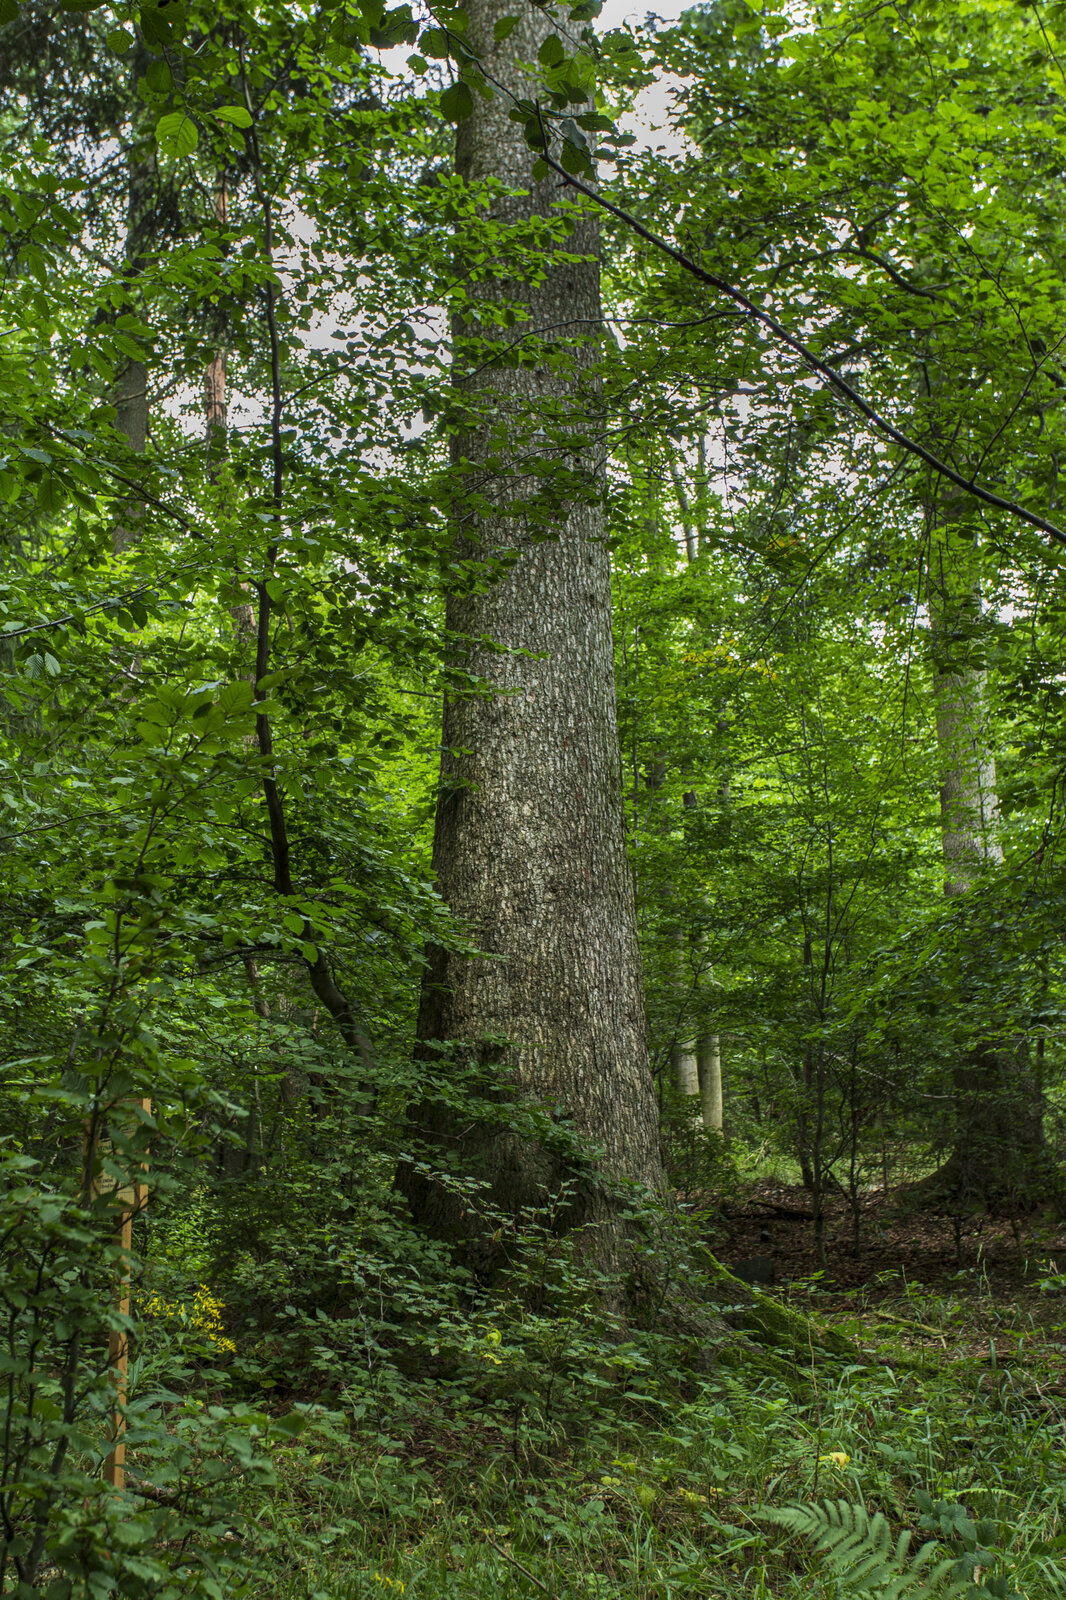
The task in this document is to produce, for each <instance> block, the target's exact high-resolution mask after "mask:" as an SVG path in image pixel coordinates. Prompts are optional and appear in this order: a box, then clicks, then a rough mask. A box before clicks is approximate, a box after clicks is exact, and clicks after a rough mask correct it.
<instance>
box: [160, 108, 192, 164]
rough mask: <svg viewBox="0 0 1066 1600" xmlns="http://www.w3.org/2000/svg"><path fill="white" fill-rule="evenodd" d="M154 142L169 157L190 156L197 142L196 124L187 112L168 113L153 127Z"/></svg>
mask: <svg viewBox="0 0 1066 1600" xmlns="http://www.w3.org/2000/svg"><path fill="white" fill-rule="evenodd" d="M155 137H156V142H157V144H158V145H159V148H160V150H161V151H162V152H163V153H164V154H165V155H169V156H175V157H179V158H180V157H182V156H189V155H192V153H193V151H194V150H195V149H196V146H197V143H198V142H199V135H198V134H197V132H196V124H195V123H194V122H193V120H192V118H191V117H190V116H189V114H188V112H187V111H168V112H167V114H166V116H165V117H160V119H159V121H158V122H157V123H156V125H155Z"/></svg>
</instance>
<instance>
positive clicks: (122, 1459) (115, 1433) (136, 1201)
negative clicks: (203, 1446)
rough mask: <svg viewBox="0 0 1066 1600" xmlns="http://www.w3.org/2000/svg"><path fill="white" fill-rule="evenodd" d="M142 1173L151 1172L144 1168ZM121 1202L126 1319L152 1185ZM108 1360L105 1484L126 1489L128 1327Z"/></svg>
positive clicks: (113, 1335)
mask: <svg viewBox="0 0 1066 1600" xmlns="http://www.w3.org/2000/svg"><path fill="white" fill-rule="evenodd" d="M139 1103H140V1107H141V1110H142V1111H143V1112H144V1113H145V1114H146V1115H149V1116H150V1115H151V1111H152V1102H151V1100H141V1101H140V1102H139ZM141 1170H142V1171H145V1170H147V1168H146V1167H145V1166H142V1169H141ZM96 1192H97V1193H100V1192H103V1190H102V1187H97V1190H96ZM111 1192H112V1193H113V1194H114V1195H115V1196H116V1198H117V1199H118V1200H120V1201H121V1204H122V1210H121V1212H120V1213H119V1224H118V1228H117V1230H116V1232H115V1243H116V1244H117V1245H118V1248H119V1251H120V1252H121V1259H120V1263H119V1275H118V1283H117V1284H116V1286H115V1297H114V1300H113V1301H112V1305H113V1307H114V1309H115V1310H116V1311H117V1312H118V1314H119V1316H120V1317H123V1318H126V1317H128V1316H129V1314H130V1249H131V1247H132V1244H133V1219H134V1216H135V1215H137V1214H139V1213H140V1212H141V1211H143V1210H144V1207H145V1204H146V1202H147V1199H148V1186H147V1184H146V1183H144V1182H143V1180H135V1181H134V1182H133V1183H131V1184H128V1185H127V1186H126V1187H125V1188H120V1189H117V1190H112V1191H111ZM107 1359H108V1366H109V1368H110V1372H111V1385H112V1390H113V1399H112V1411H111V1450H110V1452H109V1454H108V1456H107V1459H106V1460H105V1461H104V1467H103V1478H104V1482H105V1483H108V1484H110V1485H111V1487H112V1488H113V1489H124V1488H125V1487H126V1437H125V1435H126V1418H125V1416H124V1415H123V1413H124V1410H125V1406H126V1379H127V1372H128V1368H129V1338H128V1336H127V1334H126V1330H125V1329H124V1328H121V1329H120V1328H112V1329H111V1331H110V1333H109V1334H108V1337H107Z"/></svg>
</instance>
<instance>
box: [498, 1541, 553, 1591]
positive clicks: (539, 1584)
mask: <svg viewBox="0 0 1066 1600" xmlns="http://www.w3.org/2000/svg"><path fill="white" fill-rule="evenodd" d="M481 1537H482V1538H483V1539H484V1541H485V1543H486V1544H490V1545H491V1546H492V1548H493V1549H494V1550H495V1552H496V1554H497V1555H498V1556H502V1557H503V1559H504V1560H505V1561H509V1562H510V1563H511V1565H512V1567H514V1568H515V1570H516V1571H517V1572H520V1573H521V1574H522V1576H523V1578H528V1579H529V1581H530V1583H535V1584H536V1586H537V1588H538V1589H539V1590H540V1592H541V1594H551V1590H550V1589H549V1588H548V1585H547V1584H546V1583H543V1582H542V1581H541V1580H540V1578H537V1577H535V1576H534V1574H533V1573H532V1572H530V1570H529V1568H528V1567H524V1566H523V1565H522V1563H521V1562H520V1561H516V1560H515V1558H514V1556H509V1555H508V1554H507V1551H506V1550H501V1549H500V1547H499V1545H498V1544H497V1543H496V1541H495V1539H494V1538H492V1536H491V1534H489V1533H487V1532H486V1531H485V1529H484V1528H482V1530H481Z"/></svg>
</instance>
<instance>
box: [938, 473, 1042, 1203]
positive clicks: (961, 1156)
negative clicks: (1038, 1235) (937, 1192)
mask: <svg viewBox="0 0 1066 1600" xmlns="http://www.w3.org/2000/svg"><path fill="white" fill-rule="evenodd" d="M959 498H960V497H959V496H958V495H956V494H952V493H947V492H945V491H944V490H941V495H940V502H939V506H938V508H937V510H938V512H939V515H938V516H937V517H935V518H931V519H930V520H931V521H935V522H936V524H937V525H936V526H934V527H933V529H932V534H931V539H930V556H929V581H928V586H927V592H928V598H929V616H930V624H931V635H932V650H933V669H934V671H933V686H934V694H935V697H936V737H937V751H938V756H939V763H940V827H941V845H942V851H943V861H944V892H945V894H946V895H947V896H948V897H949V898H951V899H957V898H959V897H961V896H964V895H965V894H967V893H968V891H969V890H970V889H971V888H972V887H973V884H974V882H975V880H976V878H977V876H978V875H979V873H980V872H981V871H982V870H984V869H987V868H988V867H989V866H991V865H996V864H998V863H1000V862H1001V861H1002V860H1003V852H1002V848H1001V845H1000V843H999V839H998V837H997V827H998V822H999V806H998V797H997V793H996V764H995V756H994V751H993V742H992V730H991V728H990V724H989V716H988V705H987V683H986V674H985V671H984V668H983V666H982V665H981V664H980V662H979V660H977V661H975V659H974V657H975V654H976V652H975V648H974V645H975V640H976V638H977V634H978V630H979V628H980V623H981V614H982V601H981V587H980V574H979V565H978V551H977V543H976V535H975V533H974V530H973V528H972V526H969V525H968V524H967V523H966V521H965V520H964V519H962V518H961V517H960V515H959V509H958V505H957V502H958V500H959ZM969 959H970V960H971V961H974V962H975V961H976V960H977V953H976V951H971V952H970V955H969ZM953 1078H954V1082H953V1099H954V1106H953V1110H954V1123H955V1127H954V1136H953V1150H952V1154H951V1156H950V1158H949V1160H948V1162H947V1164H946V1166H945V1167H944V1168H943V1169H942V1171H941V1172H940V1173H939V1174H938V1176H937V1186H938V1187H939V1188H942V1189H944V1190H945V1191H946V1192H949V1193H950V1194H951V1195H952V1196H953V1197H954V1199H955V1200H956V1201H957V1202H958V1203H960V1204H968V1203H969V1202H970V1201H971V1200H974V1199H980V1198H989V1197H996V1198H998V1199H1003V1198H1005V1197H1010V1198H1012V1200H1013V1199H1017V1200H1019V1201H1021V1202H1022V1203H1025V1200H1026V1197H1027V1196H1030V1197H1031V1191H1032V1185H1033V1181H1034V1178H1035V1175H1036V1172H1037V1170H1038V1166H1037V1163H1038V1162H1039V1159H1040V1154H1041V1151H1042V1147H1043V1142H1044V1140H1043V1120H1042V1119H1043V1113H1042V1104H1041V1096H1040V1094H1039V1091H1038V1090H1037V1087H1036V1085H1035V1083H1034V1080H1033V1077H1032V1073H1031V1071H1030V1065H1029V1058H1028V1050H1027V1047H1026V1045H1025V1043H1024V1041H1021V1042H1019V1041H1017V1040H1013V1041H1012V1040H1009V1039H991V1038H990V1039H982V1040H979V1041H978V1042H977V1044H975V1045H974V1046H973V1047H972V1048H971V1049H970V1050H968V1051H967V1052H966V1055H965V1057H964V1058H963V1059H962V1060H961V1061H960V1062H959V1064H958V1065H957V1067H956V1068H955V1071H954V1074H953Z"/></svg>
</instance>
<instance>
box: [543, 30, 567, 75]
mask: <svg viewBox="0 0 1066 1600" xmlns="http://www.w3.org/2000/svg"><path fill="white" fill-rule="evenodd" d="M537 60H538V61H539V62H540V64H541V66H542V67H558V66H561V65H562V63H563V62H564V61H565V60H566V51H565V50H564V49H563V41H562V40H561V39H560V37H559V35H558V34H557V33H549V35H548V37H547V38H546V39H545V41H544V43H543V44H542V45H541V47H540V49H539V50H538V51H537Z"/></svg>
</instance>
